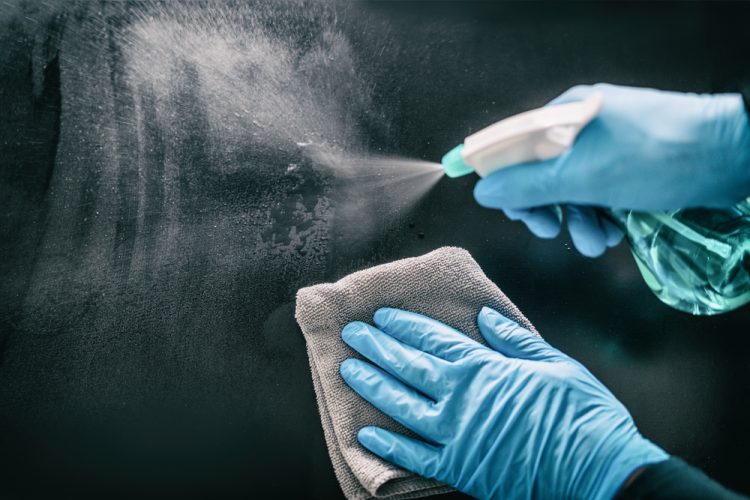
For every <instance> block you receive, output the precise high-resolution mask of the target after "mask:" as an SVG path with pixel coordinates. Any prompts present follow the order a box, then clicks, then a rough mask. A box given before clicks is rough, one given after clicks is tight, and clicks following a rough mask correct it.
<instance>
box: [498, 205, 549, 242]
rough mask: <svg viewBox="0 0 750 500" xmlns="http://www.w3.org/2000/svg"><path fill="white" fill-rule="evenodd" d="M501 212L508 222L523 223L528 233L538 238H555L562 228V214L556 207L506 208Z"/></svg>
mask: <svg viewBox="0 0 750 500" xmlns="http://www.w3.org/2000/svg"><path fill="white" fill-rule="evenodd" d="M503 212H504V213H505V215H506V216H507V217H508V218H509V219H510V220H520V221H523V223H524V224H526V227H527V228H529V231H531V232H532V233H533V234H534V235H535V236H538V237H539V238H545V239H551V238H556V237H557V236H558V235H559V234H560V229H561V228H562V212H561V211H560V209H559V207H557V206H556V205H553V206H548V207H536V208H524V209H511V208H508V209H505V210H503Z"/></svg>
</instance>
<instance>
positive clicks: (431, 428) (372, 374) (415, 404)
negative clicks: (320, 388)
mask: <svg viewBox="0 0 750 500" xmlns="http://www.w3.org/2000/svg"><path fill="white" fill-rule="evenodd" d="M339 371H340V373H341V377H342V378H343V379H344V381H345V382H346V383H347V384H348V385H349V387H351V388H352V389H354V391H355V392H356V393H357V394H359V395H360V396H362V397H363V398H364V399H366V400H367V401H369V402H370V404H372V405H373V406H374V407H376V408H377V409H379V410H380V411H382V412H383V413H385V414H386V415H388V416H389V417H391V418H392V419H394V420H396V421H397V422H399V423H400V424H401V425H403V426H404V427H406V428H408V429H410V430H412V431H414V432H416V433H417V434H419V435H421V436H424V437H425V438H427V439H430V440H435V441H437V440H438V439H439V438H441V437H442V436H437V435H435V434H436V431H435V429H436V427H437V426H435V425H434V420H435V419H434V418H430V417H434V416H436V415H437V410H436V409H435V406H434V404H433V402H432V401H430V400H429V399H428V398H426V397H425V396H423V395H422V394H420V393H418V392H417V391H415V390H414V389H412V388H411V387H408V386H407V385H405V384H404V383H403V382H401V381H400V380H398V379H396V378H395V377H393V376H391V375H390V374H388V373H386V372H385V371H383V370H381V369H380V368H378V367H376V366H373V365H371V364H370V363H366V362H364V361H360V360H358V359H353V358H350V359H347V360H344V361H343V362H342V363H341V366H340V367H339Z"/></svg>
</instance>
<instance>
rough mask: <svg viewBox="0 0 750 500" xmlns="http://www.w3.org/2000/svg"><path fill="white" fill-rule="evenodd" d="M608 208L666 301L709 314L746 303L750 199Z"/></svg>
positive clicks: (650, 283)
mask: <svg viewBox="0 0 750 500" xmlns="http://www.w3.org/2000/svg"><path fill="white" fill-rule="evenodd" d="M609 213H610V216H611V217H612V219H614V220H615V222H617V223H618V224H619V225H620V227H621V228H622V229H623V230H624V231H625V232H626V234H627V239H628V242H629V243H630V248H631V250H632V252H633V256H634V257H635V261H636V262H637V264H638V268H639V269H640V271H641V274H642V275H643V278H644V279H645V280H646V284H648V286H649V288H651V290H652V291H653V292H654V294H656V296H657V297H658V298H659V299H660V300H661V301H662V302H664V303H665V304H668V305H670V306H672V307H674V308H676V309H679V310H681V311H685V312H688V313H692V314H701V315H711V314H720V313H723V312H727V311H731V310H733V309H736V308H738V307H740V306H742V305H744V304H746V303H748V302H750V199H748V200H745V201H743V202H741V203H738V204H737V205H735V206H733V207H730V208H721V209H713V208H712V209H704V208H699V209H683V210H675V211H670V212H662V213H642V212H632V211H628V210H611V211H610V212H609Z"/></svg>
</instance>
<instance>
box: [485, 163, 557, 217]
mask: <svg viewBox="0 0 750 500" xmlns="http://www.w3.org/2000/svg"><path fill="white" fill-rule="evenodd" d="M566 154H568V153H567V152H566V153H563V155H562V156H559V157H557V158H553V159H551V160H545V161H539V162H534V163H522V164H519V165H513V166H511V167H507V168H501V169H499V170H496V171H494V172H492V173H491V174H490V175H488V176H487V177H485V178H483V179H480V180H479V182H477V184H476V185H475V186H474V199H476V201H477V203H479V204H480V205H482V206H483V207H487V208H496V209H503V210H507V209H521V208H529V207H539V206H543V205H554V204H555V203H559V202H560V201H562V200H561V197H560V192H559V188H560V183H559V182H558V181H557V177H558V174H557V172H558V171H559V168H558V162H562V161H564V157H565V155H566Z"/></svg>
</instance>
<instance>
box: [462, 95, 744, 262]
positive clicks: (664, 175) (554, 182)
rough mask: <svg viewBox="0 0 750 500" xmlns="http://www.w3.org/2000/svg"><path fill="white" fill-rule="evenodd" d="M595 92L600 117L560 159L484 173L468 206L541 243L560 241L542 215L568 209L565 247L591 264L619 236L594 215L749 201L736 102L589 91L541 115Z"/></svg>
mask: <svg viewBox="0 0 750 500" xmlns="http://www.w3.org/2000/svg"><path fill="white" fill-rule="evenodd" d="M594 91H598V92H601V93H602V94H603V97H604V105H603V107H602V110H601V112H600V113H599V115H598V116H597V117H596V118H595V119H594V120H593V121H592V122H591V123H589V125H588V126H586V127H585V128H584V129H583V130H582V131H581V133H580V135H579V136H578V139H577V140H576V142H575V144H574V145H573V147H572V148H571V149H570V150H569V151H567V152H566V153H564V154H563V155H561V156H559V157H557V158H553V159H552V160H548V161H544V162H537V163H532V164H525V165H518V166H513V167H509V168H505V169H501V170H498V171H496V172H494V173H492V174H491V175H489V176H487V177H486V178H484V179H482V180H480V181H479V182H478V183H477V185H476V187H475V189H474V197H475V198H476V200H477V202H478V203H479V204H481V205H483V206H486V207H490V208H499V209H503V210H505V212H506V214H507V215H508V217H509V218H511V219H513V220H522V221H524V222H525V223H526V225H527V226H528V227H529V229H530V230H531V231H532V232H533V233H534V234H536V235H537V236H540V237H542V238H554V237H555V236H557V234H559V232H560V226H561V221H562V218H561V216H560V213H559V212H556V211H555V209H554V207H551V206H550V205H555V204H559V203H565V204H568V207H567V217H568V229H569V231H570V234H571V238H572V239H573V243H574V244H575V246H576V248H578V250H579V251H580V252H581V253H582V254H584V255H587V256H591V257H595V256H598V255H601V254H602V253H603V252H604V250H605V249H606V248H607V247H608V246H614V245H616V244H617V243H619V241H620V240H621V239H622V235H621V233H620V231H619V230H617V229H616V228H615V227H614V226H613V225H612V224H611V223H610V222H609V221H608V220H607V219H606V218H604V217H602V214H601V212H599V211H597V210H596V209H595V208H594V207H613V208H623V209H630V210H639V211H657V210H671V209H679V208H688V207H698V206H701V207H715V206H728V205H732V204H734V203H736V202H738V201H740V200H742V199H744V198H746V197H748V196H750V126H748V118H747V115H746V112H745V108H744V106H743V103H742V98H741V96H740V95H739V94H715V95H710V94H704V95H697V94H683V93H677V92H663V91H659V90H652V89H642V88H633V87H620V86H615V85H607V84H596V85H593V86H577V87H573V88H572V89H570V90H568V91H567V92H565V93H564V94H562V95H561V96H560V97H558V98H557V99H555V100H553V101H552V102H550V105H552V104H562V103H564V102H571V101H578V100H581V99H583V98H585V97H587V96H588V95H589V94H591V93H592V92H594Z"/></svg>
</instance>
